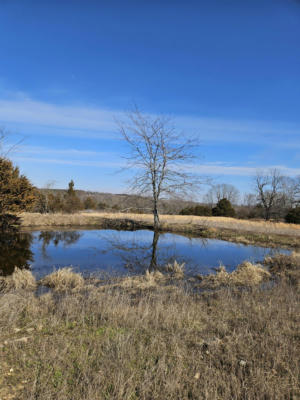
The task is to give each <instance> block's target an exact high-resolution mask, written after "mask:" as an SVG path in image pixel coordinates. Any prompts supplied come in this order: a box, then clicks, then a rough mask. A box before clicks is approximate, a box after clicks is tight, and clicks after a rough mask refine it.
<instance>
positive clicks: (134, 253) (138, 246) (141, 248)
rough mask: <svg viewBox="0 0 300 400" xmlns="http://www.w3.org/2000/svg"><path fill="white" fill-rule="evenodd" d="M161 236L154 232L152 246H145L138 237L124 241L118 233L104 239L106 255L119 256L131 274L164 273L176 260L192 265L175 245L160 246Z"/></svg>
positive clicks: (203, 243)
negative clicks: (167, 266) (166, 267)
mask: <svg viewBox="0 0 300 400" xmlns="http://www.w3.org/2000/svg"><path fill="white" fill-rule="evenodd" d="M160 236H163V234H161V233H160V232H158V231H154V232H153V238H152V242H151V244H144V243H140V241H139V238H138V236H137V238H133V239H132V240H128V238H126V239H125V240H124V239H122V237H121V235H120V234H118V233H117V232H116V234H115V235H113V236H111V237H109V238H107V237H105V236H103V237H102V238H103V239H104V240H105V241H106V242H107V243H108V245H107V248H106V250H105V251H104V253H108V252H113V253H114V254H116V255H118V257H120V258H121V260H122V261H123V263H124V266H125V267H126V268H127V269H128V270H129V271H130V272H144V271H146V270H149V271H155V270H159V271H164V269H165V266H166V265H167V264H168V263H173V262H174V261H175V260H176V261H177V262H179V263H182V262H184V263H186V264H189V263H190V259H189V258H188V257H187V256H186V255H185V256H182V255H180V253H179V252H178V251H177V250H176V245H175V243H174V244H170V245H168V246H166V245H164V246H159V238H160ZM205 244H206V242H205V240H203V242H202V245H203V246H205Z"/></svg>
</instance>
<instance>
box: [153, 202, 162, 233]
mask: <svg viewBox="0 0 300 400" xmlns="http://www.w3.org/2000/svg"><path fill="white" fill-rule="evenodd" d="M153 217H154V231H158V230H159V225H160V222H159V215H158V208H157V200H156V199H154V205H153Z"/></svg>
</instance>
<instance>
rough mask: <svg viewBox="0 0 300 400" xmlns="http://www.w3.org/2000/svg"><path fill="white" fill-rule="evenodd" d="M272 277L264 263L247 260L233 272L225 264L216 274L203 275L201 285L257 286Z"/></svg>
mask: <svg viewBox="0 0 300 400" xmlns="http://www.w3.org/2000/svg"><path fill="white" fill-rule="evenodd" d="M270 277H271V274H270V272H268V271H267V270H266V269H264V268H263V267H262V265H260V264H252V263H250V262H248V261H245V262H243V263H242V264H240V265H239V266H238V267H237V268H236V270H235V271H233V272H227V271H226V268H225V267H224V266H220V267H219V268H218V270H217V273H216V274H210V275H207V276H204V277H202V282H201V286H211V287H219V286H255V285H258V284H260V283H262V282H263V281H266V280H268V279H269V278H270Z"/></svg>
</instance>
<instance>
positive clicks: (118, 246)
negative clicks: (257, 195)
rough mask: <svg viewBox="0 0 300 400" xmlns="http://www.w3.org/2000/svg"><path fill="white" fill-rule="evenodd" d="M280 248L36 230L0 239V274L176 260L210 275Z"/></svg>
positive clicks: (111, 268) (105, 270) (99, 270)
mask: <svg viewBox="0 0 300 400" xmlns="http://www.w3.org/2000/svg"><path fill="white" fill-rule="evenodd" d="M275 252H281V253H289V252H288V251H287V250H282V249H276V250H274V249H268V248H263V247H258V246H245V245H241V244H235V243H230V242H226V241H222V240H215V239H203V238H188V237H185V236H181V235H178V234H171V233H161V234H159V235H154V233H153V232H152V231H148V230H139V231H115V230H77V231H74V230H72V231H35V232H28V233H23V234H21V235H20V236H19V237H18V238H17V239H16V237H14V238H10V239H9V238H5V239H3V240H1V242H0V266H1V268H2V271H1V270H0V273H1V274H4V275H8V274H11V273H12V271H13V269H14V268H15V267H16V266H17V267H24V266H27V268H31V270H32V272H33V273H34V275H35V276H36V277H37V278H40V277H42V276H44V275H46V274H49V273H51V272H52V271H53V270H54V269H58V268H62V267H65V266H73V267H74V269H75V270H76V271H80V272H81V273H83V274H84V275H88V276H90V275H92V276H100V277H105V276H107V275H109V276H111V275H114V276H115V275H127V274H130V273H134V274H136V273H141V272H144V271H145V270H146V269H147V268H149V266H150V265H151V264H152V266H153V265H156V266H158V267H160V266H163V265H165V264H166V263H168V262H172V261H174V260H177V261H178V262H185V264H186V271H187V272H189V273H191V274H193V273H201V274H207V273H210V272H212V271H214V268H216V267H218V266H219V265H220V264H221V263H222V264H223V265H225V266H226V268H227V270H228V271H232V270H234V269H235V268H236V266H237V265H238V264H239V263H241V262H242V261H244V260H249V261H252V262H258V261H261V260H262V259H263V258H264V257H265V256H266V255H270V254H274V253H275Z"/></svg>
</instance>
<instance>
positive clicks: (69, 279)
mask: <svg viewBox="0 0 300 400" xmlns="http://www.w3.org/2000/svg"><path fill="white" fill-rule="evenodd" d="M41 284H42V285H44V286H47V287H49V288H52V289H54V290H55V291H60V292H63V291H68V290H73V291H74V290H79V289H82V288H83V286H84V285H85V281H84V278H83V277H82V275H81V274H79V273H76V272H74V271H73V269H72V268H71V267H65V268H62V269H59V270H57V271H55V272H53V273H52V274H50V275H47V276H45V277H44V278H43V279H41Z"/></svg>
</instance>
